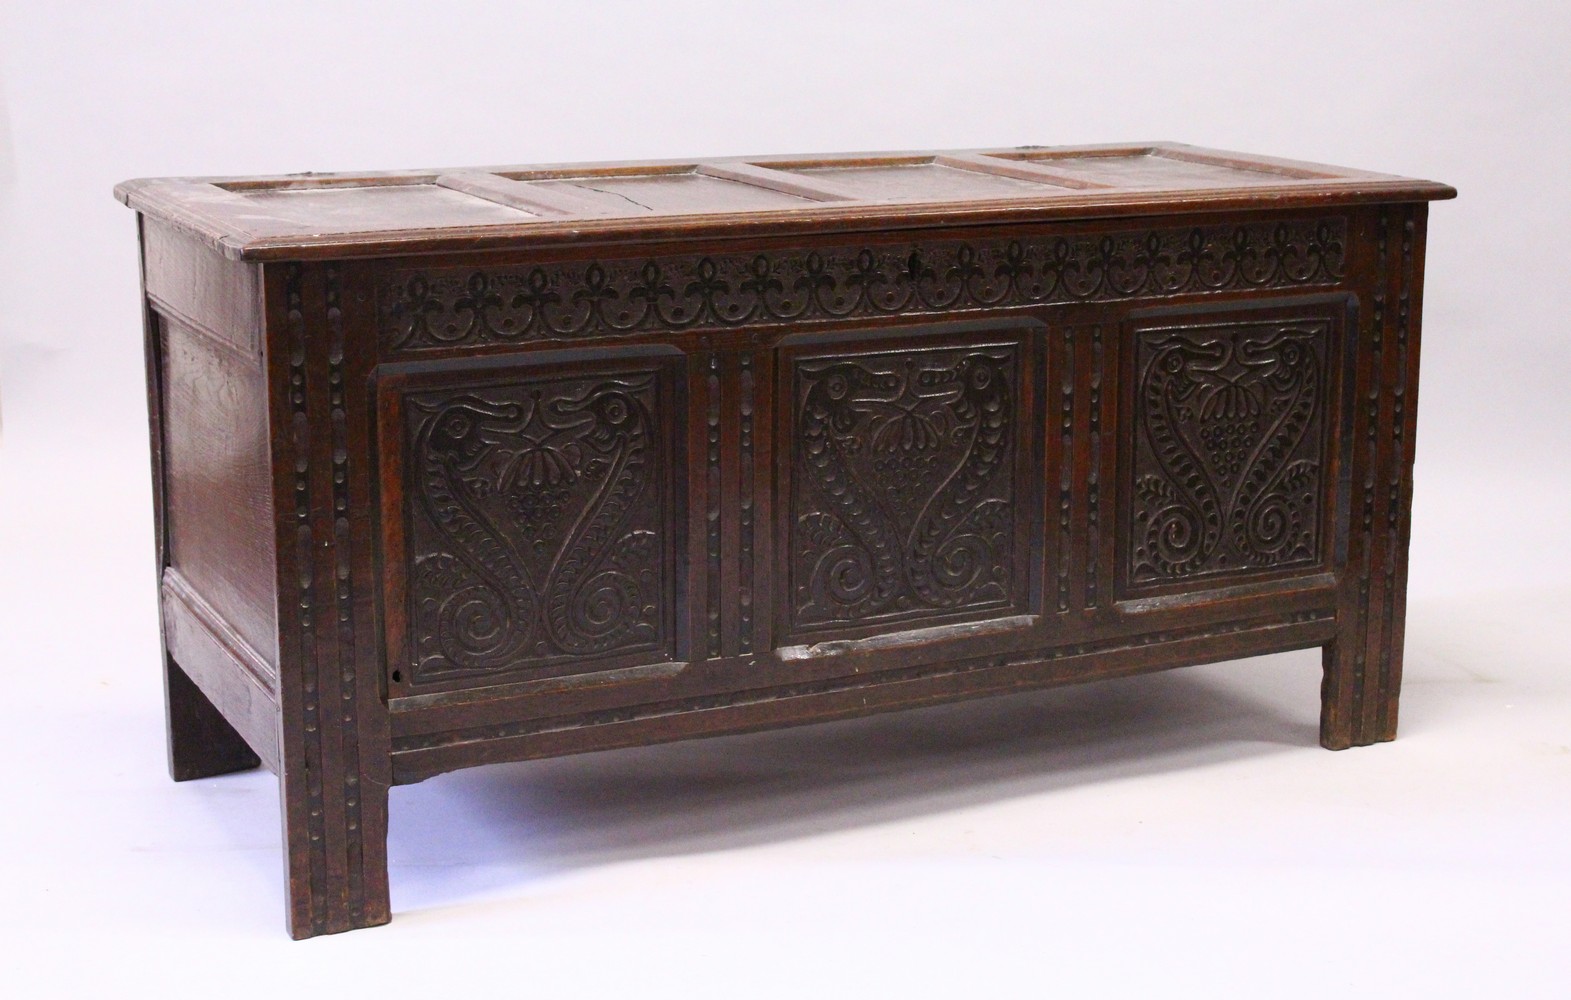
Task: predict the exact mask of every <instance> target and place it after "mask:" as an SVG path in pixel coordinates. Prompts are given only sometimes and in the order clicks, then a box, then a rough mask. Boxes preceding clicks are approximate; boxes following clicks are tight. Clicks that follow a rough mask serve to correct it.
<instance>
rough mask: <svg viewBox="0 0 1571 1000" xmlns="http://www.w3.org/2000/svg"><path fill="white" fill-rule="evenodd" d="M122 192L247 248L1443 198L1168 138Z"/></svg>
mask: <svg viewBox="0 0 1571 1000" xmlns="http://www.w3.org/2000/svg"><path fill="white" fill-rule="evenodd" d="M115 195H116V197H118V198H119V199H120V200H121V201H122V202H124V203H125V204H126V205H129V206H130V207H131V208H134V209H136V210H137V211H139V212H143V213H146V214H147V215H149V216H152V217H154V218H158V219H161V220H163V221H165V222H168V223H170V224H172V225H175V226H177V227H179V228H181V229H184V230H186V231H187V232H190V233H192V234H194V235H195V236H197V237H198V238H199V239H202V240H203V241H205V242H206V243H208V244H209V245H211V246H213V247H215V248H216V249H218V250H220V251H222V252H223V253H224V254H225V255H226V256H229V257H233V258H237V259H241V260H295V259H313V258H323V257H343V256H368V255H383V254H402V253H426V252H432V251H453V250H480V249H489V248H497V247H510V246H535V245H541V246H543V245H549V244H559V243H564V242H577V241H591V240H592V241H596V242H599V241H615V240H622V239H627V240H631V239H661V238H697V237H718V236H736V235H748V236H774V235H790V234H794V233H803V232H814V233H819V232H856V231H866V230H873V229H896V228H926V227H933V226H945V225H958V224H986V223H996V222H1032V221H1045V220H1050V219H1088V218H1107V217H1114V216H1128V215H1152V214H1171V213H1179V212H1198V211H1206V210H1215V209H1247V208H1254V207H1262V208H1267V207H1269V208H1293V207H1304V206H1326V205H1348V204H1360V203H1366V202H1379V201H1414V200H1426V201H1427V200H1434V199H1442V198H1452V197H1455V195H1456V191H1455V190H1454V189H1452V188H1450V187H1447V186H1446V185H1443V184H1437V183H1435V182H1433V181H1423V180H1414V179H1410V178H1404V177H1396V176H1392V175H1389V174H1377V173H1370V172H1368V171H1362V170H1349V169H1346V168H1342V167H1332V166H1325V165H1322V164H1315V163H1302V162H1298V161H1292V160H1282V159H1276V158H1272V157H1265V156H1253V155H1248V154H1243V153H1228V152H1222V151H1219V150H1210V149H1201V148H1199V147H1195V146H1186V145H1182V144H1178V143H1170V142H1157V143H1139V144H1126V145H1114V146H1058V147H1047V146H1020V147H1015V148H1010V149H982V150H959V151H947V152H906V153H847V154H824V155H817V156H744V157H723V158H707V159H698V160H658V161H653V160H652V161H643V162H625V163H570V164H555V165H544V166H520V167H486V168H469V169H455V170H425V171H393V172H379V173H339V174H317V173H307V174H286V175H276V176H259V177H200V178H147V179H142V180H133V181H126V182H125V183H123V184H120V185H119V186H118V187H116V188H115Z"/></svg>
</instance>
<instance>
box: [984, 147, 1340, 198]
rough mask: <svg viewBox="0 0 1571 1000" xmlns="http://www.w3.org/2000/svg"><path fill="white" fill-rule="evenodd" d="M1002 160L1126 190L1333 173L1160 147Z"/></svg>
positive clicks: (1229, 184) (1286, 179)
mask: <svg viewBox="0 0 1571 1000" xmlns="http://www.w3.org/2000/svg"><path fill="white" fill-rule="evenodd" d="M998 158H999V159H1009V160H1022V161H1025V162H1027V163H1035V164H1037V165H1039V166H1041V167H1043V168H1044V169H1047V170H1051V171H1054V172H1055V173H1062V174H1066V175H1068V176H1070V177H1075V178H1079V179H1081V180H1086V181H1092V182H1094V183H1097V184H1105V185H1108V186H1109V187H1114V188H1123V189H1126V190H1127V189H1132V188H1133V189H1143V190H1157V189H1163V188H1167V189H1172V188H1215V187H1240V186H1251V185H1261V184H1282V183H1290V182H1293V181H1303V180H1310V179H1315V178H1325V177H1328V176H1330V175H1327V174H1316V173H1312V172H1310V171H1307V170H1292V169H1290V168H1285V167H1277V168H1272V169H1262V168H1261V167H1259V166H1249V167H1245V166H1241V165H1240V166H1234V165H1231V164H1226V163H1218V162H1215V161H1210V160H1195V159H1190V158H1188V157H1180V156H1174V155H1172V154H1170V153H1165V152H1162V151H1160V150H1139V151H1135V152H1128V153H1096V154H1090V155H1086V154H1081V155H1062V154H1056V153H1012V154H999V157H998Z"/></svg>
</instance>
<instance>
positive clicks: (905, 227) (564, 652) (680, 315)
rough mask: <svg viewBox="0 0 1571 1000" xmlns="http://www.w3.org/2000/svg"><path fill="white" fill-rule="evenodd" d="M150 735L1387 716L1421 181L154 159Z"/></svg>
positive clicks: (294, 922) (379, 769) (193, 762)
mask: <svg viewBox="0 0 1571 1000" xmlns="http://www.w3.org/2000/svg"><path fill="white" fill-rule="evenodd" d="M117 193H118V195H119V197H120V198H121V199H122V200H123V201H124V202H125V203H126V204H128V205H129V206H130V207H132V208H133V209H135V210H136V211H137V212H138V213H140V214H139V218H140V224H141V225H140V233H141V251H142V260H143V274H144V286H145V291H146V310H145V315H146V343H147V377H148V392H149V409H150V413H151V423H152V453H153V470H154V483H155V489H156V494H155V495H156V504H157V531H158V558H159V565H158V570H159V581H160V586H161V593H162V608H163V626H164V636H165V646H166V651H167V656H166V664H165V671H166V678H167V692H168V710H169V745H170V760H171V768H172V771H173V773H174V776H175V778H176V779H177V780H183V779H188V778H197V777H202V776H206V775H212V774H218V773H222V772H225V771H232V770H236V769H240V768H245V767H252V766H256V765H257V764H258V763H262V764H265V765H266V766H268V767H269V768H271V769H272V770H273V771H274V772H275V773H277V775H278V776H279V780H280V783H281V788H282V801H283V811H284V826H285V830H286V840H287V854H288V865H287V871H288V885H289V896H288V898H289V927H290V930H291V932H292V933H293V934H294V935H295V936H296V937H305V936H309V935H313V934H321V933H327V932H332V931H342V930H346V929H349V928H352V927H360V926H365V925H369V924H376V923H381V922H384V921H386V920H387V919H388V918H389V911H388V887H387V868H386V855H385V839H386V824H387V790H388V787H389V785H391V784H393V783H397V782H410V781H418V780H420V779H422V778H425V777H428V776H430V775H433V774H436V773H439V772H442V771H447V770H451V769H454V768H460V767H467V766H471V765H476V764H484V763H487V762H492V761H503V760H518V759H523V758H531V757H543V756H549V755H555V754H566V753H576V752H580V751H585V750H595V749H601V748H607V747H618V746H627V745H631V744H641V743H649V742H654V741H660V740H673V739H681V738H685V737H692V736H700V735H708V734H715V733H729V732H738V731H742V730H748V729H757V728H763V727H769V726H781V725H789V724H795V723H802V722H810V721H814V720H820V719H829V718H836V717H843V716H849V715H856V714H862V713H871V712H881V711H886V710H891V709H897V708H904V707H908V706H915V705H923V704H929V703H932V702H936V701H940V700H945V699H954V698H963V697H969V696H974V695H981V694H989V693H994V692H1004V691H1012V690H1018V689H1021V688H1024V687H1030V686H1037V685H1046V684H1058V683H1065V682H1071V681H1082V680H1090V679H1093V678H1099V677H1108V676H1114V675H1119V674H1131V673H1137V672H1142V671H1151V670H1160V669H1164V668H1168V667H1176V666H1182V665H1185V664H1193V663H1199V662H1204V661H1214V660H1221V659H1229V658H1233V657H1240V656H1247V655H1252V654H1256V653H1266V652H1273V651H1279V650H1286V649H1295V648H1303V647H1309V646H1321V647H1323V648H1324V650H1325V654H1324V665H1325V680H1324V688H1323V709H1322V728H1321V740H1322V742H1323V743H1324V745H1325V746H1327V747H1330V748H1333V749H1337V748H1343V747H1348V746H1353V745H1357V744H1367V743H1372V742H1375V741H1378V740H1388V739H1390V738H1391V737H1392V735H1393V734H1394V732H1395V729H1396V703H1397V688H1398V683H1399V679H1400V674H1401V663H1402V629H1403V617H1404V589H1405V584H1406V553H1407V533H1408V514H1409V509H1410V495H1411V487H1412V484H1411V479H1410V470H1411V467H1412V459H1413V435H1414V414H1415V402H1416V395H1417V375H1418V347H1419V304H1420V288H1421V283H1422V281H1421V279H1422V269H1423V259H1424V231H1425V219H1426V213H1427V202H1428V201H1430V200H1434V199H1440V198H1449V197H1452V196H1453V195H1454V193H1455V192H1454V191H1452V190H1451V189H1450V188H1448V187H1445V186H1443V185H1439V184H1435V183H1431V182H1427V181H1415V180H1406V179H1402V178H1396V177H1390V176H1386V175H1381V174H1371V173H1366V172H1361V171H1353V170H1344V169H1341V168H1336V167H1326V166H1320V165H1314V164H1305V163H1297V162H1287V161H1282V160H1275V159H1269V158H1264V157H1256V156H1244V155H1239V154H1232V153H1220V152H1215V151H1208V150H1201V149H1196V148H1193V147H1188V146H1181V145H1173V144H1165V143H1163V144H1155V145H1140V146H1120V147H1094V148H1044V147H1022V148H1017V149H1002V150H982V151H968V152H954V153H910V154H905V153H902V154H850V155H844V156H815V157H753V158H737V159H721V160H704V161H698V162H695V161H682V162H658V163H621V164H613V165H606V164H575V165H563V166H550V167H508V168H493V169H487V170H455V171H449V172H440V171H426V172H402V173H377V174H361V175H326V174H307V175H293V176H284V177H256V178H229V179H223V178H219V179H213V178H204V179H194V180H144V181H132V182H128V183H126V184H123V185H121V186H120V188H119V189H118V190H117Z"/></svg>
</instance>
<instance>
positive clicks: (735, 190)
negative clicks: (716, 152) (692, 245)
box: [530, 171, 813, 215]
mask: <svg viewBox="0 0 1571 1000" xmlns="http://www.w3.org/2000/svg"><path fill="white" fill-rule="evenodd" d="M530 186H531V187H543V188H551V189H562V188H566V189H568V190H569V191H570V192H571V193H572V194H573V195H574V196H575V197H578V198H581V199H586V200H588V201H590V202H593V203H594V204H595V205H597V206H598V207H599V208H600V209H602V210H603V211H606V212H609V213H614V214H617V215H636V214H646V213H659V214H671V215H686V214H690V213H694V212H746V211H755V210H758V209H781V208H801V207H803V206H807V205H811V204H813V202H812V200H810V199H808V198H801V197H798V196H796V195H793V194H787V193H785V192H782V191H771V190H769V189H768V188H763V187H758V186H756V185H753V184H745V183H743V182H741V181H733V180H723V179H721V178H718V177H710V176H707V175H705V174H699V173H696V172H691V171H687V172H682V173H650V174H631V175H626V174H624V175H620V176H618V175H589V176H584V177H562V178H556V179H552V180H536V181H532V182H531V183H530Z"/></svg>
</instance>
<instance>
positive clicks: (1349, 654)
mask: <svg viewBox="0 0 1571 1000" xmlns="http://www.w3.org/2000/svg"><path fill="white" fill-rule="evenodd" d="M1426 214H1427V209H1426V207H1425V206H1423V205H1408V206H1401V207H1396V208H1391V209H1383V210H1382V211H1381V213H1380V215H1379V218H1378V221H1377V222H1376V230H1377V231H1376V236H1377V242H1378V246H1377V254H1378V257H1377V267H1378V272H1377V280H1376V289H1377V291H1376V292H1375V294H1374V296H1373V301H1372V303H1370V324H1369V327H1368V334H1367V335H1366V336H1365V337H1364V338H1363V339H1362V340H1361V342H1360V344H1359V351H1360V352H1361V356H1360V358H1359V363H1358V366H1357V370H1358V380H1357V390H1358V391H1357V395H1356V399H1355V414H1354V416H1355V419H1354V423H1353V430H1354V448H1353V456H1354V461H1353V477H1352V481H1353V487H1354V488H1353V495H1352V499H1351V502H1352V510H1351V511H1350V515H1351V529H1352V530H1351V532H1350V538H1349V550H1348V560H1347V564H1346V565H1345V566H1344V567H1343V573H1344V579H1343V581H1342V600H1341V602H1340V603H1341V606H1340V608H1339V610H1338V618H1339V624H1340V627H1339V631H1338V637H1337V639H1336V640H1335V641H1334V642H1331V643H1328V644H1327V645H1326V647H1325V651H1324V663H1323V667H1324V680H1323V682H1322V688H1321V717H1320V742H1321V745H1323V746H1325V747H1326V748H1327V749H1330V750H1343V749H1346V748H1348V747H1354V746H1367V745H1369V744H1371V743H1379V742H1384V741H1387V740H1391V739H1394V738H1395V737H1396V724H1397V700H1398V695H1399V692H1400V689H1401V683H1402V647H1403V637H1404V631H1405V629H1404V621H1405V617H1406V607H1407V593H1406V592H1407V555H1408V538H1409V531H1410V527H1411V522H1412V501H1413V439H1414V429H1415V418H1416V416H1417V402H1418V399H1417V395H1418V393H1417V389H1418V347H1419V296H1420V291H1421V289H1420V283H1421V280H1420V275H1421V274H1422V261H1423V241H1424V224H1425V219H1426Z"/></svg>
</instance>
